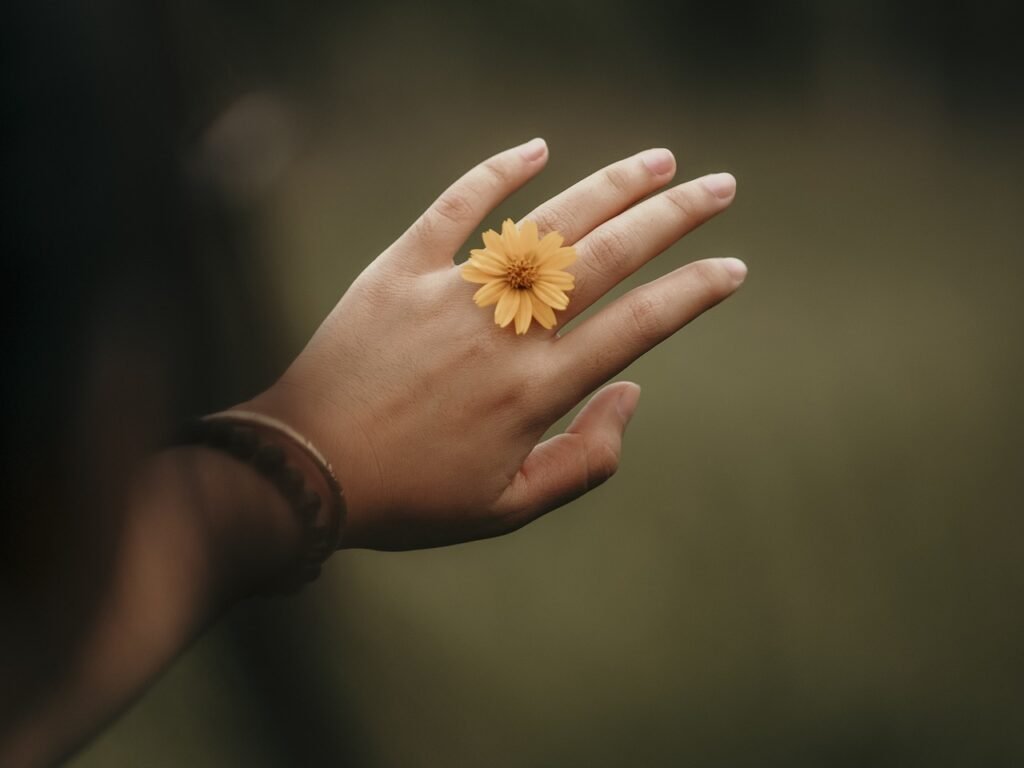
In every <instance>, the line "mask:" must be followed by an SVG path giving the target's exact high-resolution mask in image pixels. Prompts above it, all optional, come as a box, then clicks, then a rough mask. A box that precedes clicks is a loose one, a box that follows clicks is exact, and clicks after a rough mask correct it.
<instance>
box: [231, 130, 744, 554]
mask: <svg viewBox="0 0 1024 768" xmlns="http://www.w3.org/2000/svg"><path fill="white" fill-rule="evenodd" d="M547 159H548V150H547V146H546V145H545V144H544V142H543V141H542V140H540V139H535V140H533V141H531V142H528V143H527V144H524V145H522V146H520V147H516V148H514V149H509V150H506V151H505V152H502V153H500V154H498V155H495V156H494V157H492V158H490V159H489V160H486V161H485V162H483V163H481V164H480V165H478V166H477V167H475V168H473V169H472V170H471V171H469V172H468V173H467V174H465V175H464V176H463V177H462V178H460V179H459V180H458V181H456V182H455V183H454V184H453V185H452V186H451V187H450V188H449V189H448V190H447V191H445V192H444V193H443V194H442V195H441V196H440V197H439V198H438V199H437V200H436V201H435V202H434V203H433V205H431V206H430V208H428V209H427V211H426V212H425V213H424V214H423V215H422V216H421V217H420V218H419V219H418V220H417V221H416V222H415V223H414V224H413V225H412V226H411V227H410V228H409V230H408V231H407V232H405V234H403V235H402V236H401V237H400V238H399V239H398V240H397V241H396V242H395V243H394V244H393V245H392V246H391V247H390V248H388V249H387V250H386V251H385V252H384V253H382V254H381V255H380V256H378V257H377V258H376V259H375V260H374V261H373V262H372V263H371V264H370V265H369V266H368V267H367V268H366V270H365V271H364V272H363V273H362V274H361V275H360V276H359V278H358V279H357V280H356V281H355V282H354V283H353V284H352V286H351V287H350V288H349V290H348V291H347V292H346V293H345V295H344V296H343V297H342V299H341V301H340V302H339V303H338V305H337V306H336V307H335V308H334V310H333V311H332V312H331V314H330V315H329V316H328V317H327V319H326V320H325V321H324V323H323V324H322V325H321V326H320V328H319V330H318V331H317V332H316V334H315V335H314V336H313V338H312V340H311V341H310V342H309V344H308V345H307V347H306V348H305V350H303V352H302V353H301V354H300V355H299V357H298V358H297V359H296V360H295V362H294V363H293V364H292V365H291V367H290V368H289V369H288V370H287V372H286V373H285V374H284V376H283V377H282V378H281V379H280V381H278V382H277V383H276V384H275V385H274V386H273V387H271V388H270V389H269V390H267V391H266V392H264V393H263V394H261V395H260V396H258V397H257V398H255V399H254V400H253V401H252V402H250V403H248V404H246V406H245V407H246V408H247V409H250V410H259V411H262V412H264V413H267V414H269V415H272V416H275V417H277V418H280V419H283V420H285V421H287V422H288V423H290V424H291V425H292V426H293V427H295V428H296V429H297V430H299V431H300V432H302V433H304V434H305V435H307V436H308V437H309V438H310V439H311V440H312V441H313V442H314V443H315V444H316V445H318V446H319V447H320V448H321V450H322V451H323V452H324V453H325V454H326V456H327V458H328V459H329V460H330V461H331V462H332V464H333V465H334V467H335V469H336V471H337V473H338V476H339V477H340V479H341V482H342V485H343V486H344V489H345V494H346V497H347V500H348V507H349V513H348V522H347V525H346V527H345V530H344V532H343V534H342V546H345V547H370V548H375V549H412V548H419V547H430V546H438V545H443V544H452V543H456V542H460V541H467V540H471V539H478V538H485V537H488V536H495V535H498V534H502V533H506V532H508V531H512V530H514V529H516V528H519V527H521V526H523V525H525V524H526V523H528V522H530V521H531V520H534V519H535V518H537V517H539V516H540V515H543V514H544V513H545V512H548V511H550V510H552V509H555V508H556V507H558V506H560V505H562V504H565V503H566V502H568V501H570V500H572V499H574V498H576V497H578V496H580V495H582V494H584V493H586V492H587V491H588V490H590V489H592V488H594V487H595V486H597V485H599V484H600V483H602V482H604V481H605V480H607V479H608V478H609V477H610V476H611V475H612V474H614V473H615V471H616V469H617V467H618V463H619V456H620V452H621V446H622V434H623V431H624V430H625V428H626V424H627V423H628V422H629V419H630V417H631V416H632V414H633V411H634V409H635V408H636V405H637V400H638V398H639V396H640V388H639V387H638V386H636V385H635V384H632V383H628V382H619V383H615V384H611V385H608V386H606V387H604V388H603V389H601V391H599V392H598V393H597V394H596V395H594V396H593V397H592V398H591V399H590V401H589V402H588V403H587V405H586V406H585V407H584V408H583V409H582V410H581V411H580V413H579V415H578V416H577V417H576V418H575V420H574V421H573V422H572V424H571V425H570V426H569V428H568V429H567V430H566V431H565V432H564V433H563V434H560V435H556V436H555V437H552V438H551V439H549V440H546V441H544V442H540V443H539V444H538V441H539V440H540V438H541V437H542V436H543V434H544V432H545V431H546V430H547V429H548V428H549V427H550V426H551V425H552V424H553V423H554V422H555V421H556V420H557V419H559V418H560V417H561V416H563V415H564V414H565V413H567V412H568V411H570V410H571V409H572V408H573V407H575V406H576V405H577V404H578V403H579V402H580V401H581V400H582V399H583V398H584V397H586V396H587V395H588V394H589V393H590V392H592V391H593V390H594V389H596V388H598V387H600V386H601V385H602V384H604V383H605V382H607V381H608V380H609V379H610V378H611V377H613V376H615V375H616V374H617V373H618V372H620V371H621V370H622V369H623V368H625V367H626V366H627V365H629V364H630V363H631V362H633V361H634V360H635V359H637V358H638V357H640V355H642V354H644V353H645V352H647V351H648V350H649V349H651V348H652V347H654V346H655V345H657V344H658V343H659V342H661V341H663V340H664V339H666V338H668V337H669V336H671V335H672V334H673V333H675V332H676V331H678V330H679V329H680V328H682V327H683V326H684V325H686V324H687V323H688V322H690V321H691V320H693V319H694V318H695V317H697V316H698V315H700V314H701V313H702V312H704V311H705V310H707V309H709V308H711V307H712V306H714V305H715V304H717V303H718V302H720V301H722V300H723V299H725V298H726V297H728V296H729V295H730V294H731V293H732V292H733V291H735V290H736V289H737V288H738V287H739V285H740V284H741V283H742V282H743V279H744V277H745V276H746V267H745V266H744V265H743V264H742V262H740V261H738V260H736V259H709V260H705V261H698V262H694V263H692V264H688V265H686V266H684V267H682V268H680V269H677V270H675V271H673V272H670V273H668V274H666V275H663V276H662V277H659V278H658V279H656V280H653V281H651V282H649V283H647V284H645V285H643V286H640V287H639V288H636V289H634V290H632V291H630V292H629V293H627V294H625V295H624V296H622V297H621V298H619V299H617V300H616V301H615V302H613V303H611V304H610V305H608V306H607V307H604V308H603V309H601V311H599V312H597V313H596V314H594V315H593V316H592V317H588V318H586V319H585V320H584V321H583V322H581V323H579V324H578V325H577V326H576V327H575V328H574V329H573V330H572V331H571V332H569V333H566V334H565V335H564V336H560V335H559V333H558V330H559V328H560V327H562V326H564V325H565V323H567V322H568V321H569V320H571V319H572V318H573V317H575V316H576V315H578V314H580V313H581V312H583V311H584V310H586V309H587V308H588V307H589V306H590V305H592V304H593V303H594V302H595V301H597V299H599V298H600V297H601V296H602V295H604V294H605V293H606V292H607V291H608V290H610V289H611V288H612V287H613V286H615V285H616V284H617V283H618V282H619V281H621V280H622V279H624V278H625V277H627V276H628V275H630V274H632V273H633V272H634V271H635V270H636V269H638V268H639V267H640V266H642V265H643V264H645V263H646V262H647V261H648V260H650V259H651V258H653V257H654V256H656V255H658V254H659V253H661V252H662V251H664V250H665V249H666V248H668V247H669V246H670V245H672V244H673V243H674V242H676V241H677V240H678V239H679V238H681V237H682V236H683V235H685V234H686V233H687V232H689V231H690V230H692V229H694V228H695V227H697V226H699V225H700V224H702V223H703V222H704V221H706V220H707V219H709V218H711V217H712V216H714V215H715V214H717V213H718V212H719V211H722V210H724V209H725V208H726V207H728V206H729V204H730V203H731V202H732V200H733V197H734V195H735V181H734V180H733V178H732V177H731V176H730V175H728V174H715V175H712V176H706V177H703V178H701V179H697V180H694V181H689V182H686V183H684V184H680V185H678V186H674V187H671V188H669V189H666V190H664V191H662V192H661V193H660V194H657V195H654V196H652V197H649V198H647V199H643V198H645V197H646V196H647V195H649V194H650V193H652V192H654V191H655V190H657V189H659V188H661V187H663V186H664V185H665V184H667V183H668V182H669V181H670V180H671V178H672V176H673V174H674V172H675V160H674V159H673V157H672V155H671V153H670V152H668V150H665V149H652V150H647V151H645V152H641V153H640V154H638V155H635V156H633V157H629V158H626V159H625V160H621V161H619V162H617V163H614V164H612V165H610V166H608V167H607V168H604V169H603V170H601V171H598V172H597V173H595V174H593V175H592V176H590V177H588V178H586V179H584V180H583V181H581V182H579V183H578V184H576V185H574V186H572V187H570V188H569V189H567V190H566V191H564V192H562V193H561V194H559V195H557V196H556V197H554V198H552V199H551V200H548V201H547V202H545V203H543V204H541V205H540V206H538V207H537V208H536V209H535V210H533V211H532V212H531V213H528V214H527V215H526V216H525V217H523V218H524V219H525V220H530V221H534V222H536V223H537V225H538V228H539V230H540V234H541V236H543V235H544V234H545V233H546V232H550V231H554V230H557V231H558V232H559V233H561V234H562V235H563V236H564V238H565V244H566V245H573V246H574V247H575V248H576V251H577V254H578V259H577V261H576V262H575V263H573V264H572V265H571V266H569V267H567V268H566V271H568V272H570V273H572V274H573V275H574V276H575V288H574V290H573V291H572V292H571V294H570V303H569V305H568V308H567V309H565V310H564V311H560V312H558V313H557V321H558V325H557V326H556V327H555V328H554V329H552V330H545V329H544V328H542V327H540V326H538V325H533V326H532V327H531V328H530V330H529V332H528V333H526V334H525V335H522V336H518V335H516V333H515V332H514V330H513V328H512V327H506V328H501V327H499V326H497V325H496V324H495V322H494V312H493V310H492V309H491V308H487V309H481V308H479V307H477V306H476V305H475V304H474V303H473V301H472V296H473V294H474V292H475V290H476V289H477V288H478V287H479V286H476V285H472V284H470V283H468V282H466V281H465V280H463V279H462V277H461V276H460V274H459V269H458V268H457V267H456V266H455V264H454V261H453V259H454V257H455V256H456V253H457V250H458V249H459V248H460V247H461V246H462V245H463V243H465V242H466V240H467V238H470V237H477V236H479V232H480V230H481V224H482V222H483V220H484V219H485V217H486V216H488V214H489V213H490V212H491V211H492V209H493V208H494V207H495V206H497V205H498V203H500V202H501V201H502V200H503V199H504V198H505V197H507V196H508V195H509V194H511V193H512V192H513V191H515V190H516V189H518V188H519V187H520V186H522V185H523V184H524V183H526V182H527V181H528V180H529V179H530V178H532V177H533V176H534V175H535V174H537V173H538V172H539V171H540V170H541V169H542V168H543V167H544V165H545V164H546V163H547ZM638 201H641V202H638ZM472 247H477V243H472Z"/></svg>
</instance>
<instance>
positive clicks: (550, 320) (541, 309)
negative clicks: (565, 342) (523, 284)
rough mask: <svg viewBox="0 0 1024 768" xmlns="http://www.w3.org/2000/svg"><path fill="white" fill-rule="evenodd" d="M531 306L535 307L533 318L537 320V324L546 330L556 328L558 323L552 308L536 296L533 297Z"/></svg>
mask: <svg viewBox="0 0 1024 768" xmlns="http://www.w3.org/2000/svg"><path fill="white" fill-rule="evenodd" d="M531 304H532V305H533V316H534V317H535V318H536V319H537V322H538V323H540V324H541V325H542V326H544V327H545V328H548V329H550V328H554V327H555V323H556V322H557V321H556V320H555V313H554V311H553V310H552V309H551V307H549V306H548V305H547V304H545V303H544V301H543V300H542V299H541V298H539V297H538V296H537V295H536V294H534V296H533V297H532V301H531Z"/></svg>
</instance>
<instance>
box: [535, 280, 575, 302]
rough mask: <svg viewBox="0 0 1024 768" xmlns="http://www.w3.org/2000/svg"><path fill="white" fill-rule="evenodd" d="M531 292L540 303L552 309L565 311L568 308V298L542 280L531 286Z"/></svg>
mask: <svg viewBox="0 0 1024 768" xmlns="http://www.w3.org/2000/svg"><path fill="white" fill-rule="evenodd" d="M533 292H534V293H535V294H536V295H537V297H538V298H540V300H541V301H543V302H544V303H545V304H547V305H548V306H549V307H551V308H553V309H565V308H566V307H568V306H569V297H568V296H566V295H565V294H564V293H563V292H562V291H560V290H559V289H558V288H556V287H555V286H553V285H551V284H550V283H547V282H545V281H544V280H538V281H537V282H536V283H534V284H533Z"/></svg>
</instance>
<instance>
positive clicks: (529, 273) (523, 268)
mask: <svg viewBox="0 0 1024 768" xmlns="http://www.w3.org/2000/svg"><path fill="white" fill-rule="evenodd" d="M506 279H507V280H508V284H509V285H510V286H511V287H513V288H529V287H530V286H531V285H533V281H534V280H536V279H537V267H536V266H534V265H533V264H530V263H529V262H524V261H513V262H512V263H511V264H510V265H509V267H508V276H507V278H506Z"/></svg>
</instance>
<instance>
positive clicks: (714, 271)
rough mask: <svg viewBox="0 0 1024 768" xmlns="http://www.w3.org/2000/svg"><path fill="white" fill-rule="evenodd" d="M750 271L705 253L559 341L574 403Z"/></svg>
mask: <svg viewBox="0 0 1024 768" xmlns="http://www.w3.org/2000/svg"><path fill="white" fill-rule="evenodd" d="M746 275H747V267H746V265H745V264H744V263H743V262H742V261H740V260H739V259H705V260H703V261H695V262H693V263H691V264H687V265H686V266H685V267H680V268H679V269H677V270H675V271H674V272H670V273H669V274H667V275H663V276H662V277H660V278H658V279H657V280H654V281H653V282H650V283H647V284H646V285H642V286H640V287H639V288H635V289H633V290H632V291H630V292H629V293H627V294H626V295H625V296H622V297H621V298H620V299H618V300H616V301H615V302H613V303H612V304H611V305H610V306H608V307H605V308H604V309H603V310H601V311H600V312H598V313H597V314H596V315H595V316H594V317H591V318H589V319H588V320H586V321H585V322H584V323H583V324H582V325H580V326H579V327H578V328H576V329H575V330H573V331H570V332H569V333H567V334H566V335H565V337H563V338H561V339H559V340H558V341H557V343H556V347H557V348H558V349H557V353H556V355H555V358H556V359H557V360H558V361H560V363H559V365H561V366H564V367H565V370H564V371H562V372H561V373H563V374H565V375H564V377H562V378H563V380H565V381H573V382H575V388H571V389H569V390H568V391H566V392H565V393H564V396H565V398H566V400H565V402H564V403H563V404H562V405H563V406H564V407H566V408H569V407H572V405H573V404H574V403H575V402H577V401H578V400H579V399H580V398H581V397H583V396H584V395H585V394H586V393H587V392H590V391H591V390H593V389H594V388H595V387H598V386H600V385H601V384H602V383H604V382H605V381H607V380H608V379H610V378H611V377H612V376H614V375H615V374H617V373H619V372H620V371H621V370H622V369H624V368H625V367H626V366H627V365H629V364H630V363H632V362H633V361H634V360H636V359H637V358H638V357H640V356H641V355H643V354H644V353H645V352H647V351H648V350H650V349H652V348H653V347H655V346H657V345H658V344H660V343H661V342H662V341H664V340H665V339H667V338H668V337H669V336H671V335H672V334H674V333H675V332H676V331H678V330H679V329H680V328H682V327H683V326H685V325H686V324H687V323H689V322H690V321H691V320H694V319H695V318H697V317H698V316H699V315H701V314H702V313H703V312H706V311H707V310H709V309H711V308H712V307H713V306H715V305H716V304H718V303H719V302H720V301H723V300H724V299H726V298H728V297H729V296H730V295H732V293H733V292H734V291H735V290H736V289H737V288H739V287H740V285H741V284H742V283H743V280H744V279H745V278H746Z"/></svg>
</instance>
